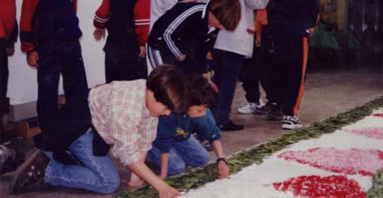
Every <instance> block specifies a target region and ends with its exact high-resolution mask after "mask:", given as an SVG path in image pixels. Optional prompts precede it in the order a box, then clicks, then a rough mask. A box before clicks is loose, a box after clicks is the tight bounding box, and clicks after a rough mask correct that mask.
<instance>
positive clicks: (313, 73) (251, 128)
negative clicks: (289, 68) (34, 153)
mask: <svg viewBox="0 0 383 198" xmlns="http://www.w3.org/2000/svg"><path fill="white" fill-rule="evenodd" d="M341 65H343V66H342V67H339V66H333V67H329V66H326V68H323V67H324V65H322V66H314V67H311V68H310V70H309V71H308V74H307V77H306V84H305V94H304V97H303V102H302V105H301V108H300V113H299V117H300V119H301V120H302V121H303V123H304V125H305V126H307V125H309V124H311V123H313V122H315V121H320V120H324V119H325V118H327V117H330V116H335V115H337V114H338V113H341V112H345V111H347V110H349V109H351V108H353V107H356V106H360V105H362V104H364V103H366V102H368V101H370V100H373V99H375V98H378V97H381V96H383V70H382V68H381V67H372V66H365V65H363V66H358V67H352V66H351V64H346V63H344V64H341ZM244 101H245V98H244V91H243V89H242V87H241V86H240V84H238V89H237V92H236V96H235V99H234V104H233V108H232V110H233V112H232V119H233V120H234V121H235V122H236V123H240V124H244V125H245V127H246V128H245V130H243V131H238V132H222V141H223V145H224V150H225V153H226V154H227V155H231V154H233V153H235V152H238V151H241V150H243V149H246V148H249V147H252V146H254V145H257V144H259V143H262V142H265V141H267V140H268V139H270V138H273V137H275V136H277V135H279V134H281V133H283V132H284V131H283V130H281V129H280V122H275V121H267V120H266V119H265V118H264V117H263V116H257V115H239V114H237V110H236V109H237V108H238V106H239V105H240V104H241V103H242V102H244ZM211 154H212V156H213V157H212V160H214V158H215V157H214V152H211ZM119 168H120V172H121V174H122V175H123V176H122V177H126V176H127V175H128V171H127V170H126V168H124V167H123V166H121V165H120V166H119ZM11 177H12V173H9V174H6V175H4V176H2V177H0V198H5V197H34V198H66V197H71V198H72V197H73V198H77V197H82V198H83V197H92V198H93V197H100V198H101V197H102V198H104V197H112V195H97V194H94V193H90V192H87V191H83V190H74V189H68V188H61V187H59V188H51V189H48V190H44V191H40V192H31V193H27V194H24V195H17V196H13V195H9V194H8V189H7V187H8V182H9V181H10V179H11ZM122 190H124V185H123V184H122V185H121V187H120V191H118V192H117V193H116V194H118V193H119V192H121V191H122Z"/></svg>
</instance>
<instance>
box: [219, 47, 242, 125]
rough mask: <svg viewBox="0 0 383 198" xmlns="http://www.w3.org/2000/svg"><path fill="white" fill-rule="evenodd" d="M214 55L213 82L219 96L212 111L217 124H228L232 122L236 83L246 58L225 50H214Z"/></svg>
mask: <svg viewBox="0 0 383 198" xmlns="http://www.w3.org/2000/svg"><path fill="white" fill-rule="evenodd" d="M213 55H214V59H213V60H214V72H215V73H214V76H213V81H214V83H216V85H217V86H218V88H219V94H218V96H217V99H216V104H215V107H214V108H213V109H212V110H213V111H214V112H213V113H214V115H215V116H216V121H217V124H226V123H228V122H229V121H230V112H231V105H232V103H233V98H234V93H235V88H236V83H237V80H238V77H239V73H240V71H241V67H242V63H243V60H244V59H245V57H244V56H243V55H240V54H236V53H232V52H227V51H223V50H213Z"/></svg>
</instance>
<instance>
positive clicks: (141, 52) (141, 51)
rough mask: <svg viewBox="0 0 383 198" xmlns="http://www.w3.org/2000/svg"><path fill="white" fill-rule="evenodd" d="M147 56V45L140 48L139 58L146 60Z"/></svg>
mask: <svg viewBox="0 0 383 198" xmlns="http://www.w3.org/2000/svg"><path fill="white" fill-rule="evenodd" d="M145 56H146V47H145V45H141V46H140V54H139V55H138V57H140V58H145Z"/></svg>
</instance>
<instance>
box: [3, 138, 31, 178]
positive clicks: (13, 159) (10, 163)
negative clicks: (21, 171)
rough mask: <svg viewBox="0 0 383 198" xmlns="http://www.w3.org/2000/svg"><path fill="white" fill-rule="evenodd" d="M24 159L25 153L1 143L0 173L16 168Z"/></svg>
mask: <svg viewBox="0 0 383 198" xmlns="http://www.w3.org/2000/svg"><path fill="white" fill-rule="evenodd" d="M24 160H25V157H24V154H23V153H21V152H19V151H17V150H13V149H10V148H8V147H7V146H5V145H3V144H1V145H0V175H2V174H5V173H8V172H12V171H14V170H16V169H17V167H19V166H20V165H21V164H22V163H23V162H24Z"/></svg>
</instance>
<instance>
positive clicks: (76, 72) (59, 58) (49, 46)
mask: <svg viewBox="0 0 383 198" xmlns="http://www.w3.org/2000/svg"><path fill="white" fill-rule="evenodd" d="M37 51H38V53H39V62H38V63H39V67H38V68H37V82H38V99H37V112H38V116H39V122H40V126H41V128H42V129H44V127H45V126H46V125H47V123H49V122H50V120H51V118H53V117H54V116H55V114H56V112H57V97H58V87H59V79H60V74H62V76H63V88H64V92H65V96H66V100H67V101H70V100H71V99H72V98H73V97H75V96H78V95H80V94H83V93H84V92H85V91H86V90H87V89H88V83H87V80H86V74H85V68H84V63H83V60H82V55H81V46H80V42H79V41H78V40H74V41H59V40H53V39H52V40H49V41H44V42H42V43H41V44H40V45H39V47H38V48H37ZM43 131H44V130H43Z"/></svg>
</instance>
